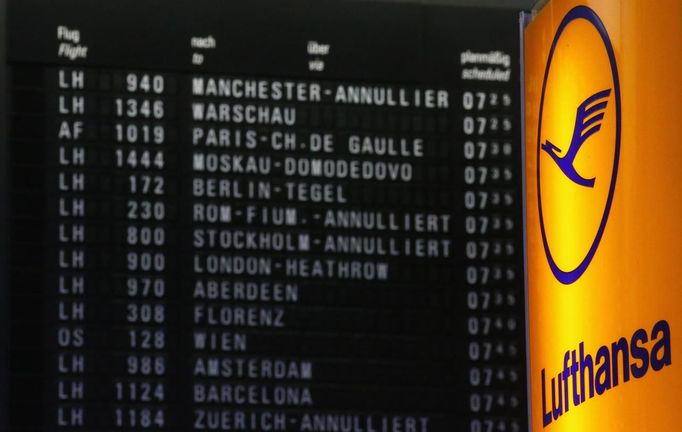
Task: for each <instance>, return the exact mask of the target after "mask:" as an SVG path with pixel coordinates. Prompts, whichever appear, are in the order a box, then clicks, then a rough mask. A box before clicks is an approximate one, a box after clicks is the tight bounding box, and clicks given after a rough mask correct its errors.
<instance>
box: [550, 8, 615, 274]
mask: <svg viewBox="0 0 682 432" xmlns="http://www.w3.org/2000/svg"><path fill="white" fill-rule="evenodd" d="M576 19H584V20H587V21H589V22H590V23H591V24H592V25H593V26H594V28H595V29H597V31H598V32H599V36H601V39H602V41H603V42H604V47H605V48H606V53H607V54H608V56H609V63H610V65H611V74H612V76H613V86H614V94H615V102H616V146H615V152H614V158H613V172H612V174H611V185H610V187H609V195H608V198H607V199H606V206H605V207H604V213H603V215H602V218H601V222H600V224H599V230H598V231H597V235H596V236H595V238H594V241H593V242H592V246H590V250H589V251H588V252H587V255H585V258H583V260H582V261H581V262H580V264H579V265H578V266H577V267H576V268H574V269H573V270H570V271H564V270H562V269H560V268H559V266H558V265H557V264H556V262H555V261H554V258H553V257H552V252H551V251H550V249H549V244H548V242H547V234H546V233H545V223H544V219H543V216H542V195H541V192H540V131H541V129H542V110H543V106H544V102H545V89H546V87H547V77H548V76H549V68H550V66H551V64H552V57H553V56H554V49H555V48H556V45H557V42H558V41H559V38H560V37H561V33H562V32H563V31H564V30H565V28H566V26H568V24H570V23H571V22H572V21H574V20H576ZM620 105H621V101H620V81H619V79H618V68H617V66H616V56H615V54H614V52H613V45H611V39H610V38H609V35H608V33H607V31H606V28H605V27H604V23H603V22H602V21H601V19H600V18H599V16H598V15H597V14H596V13H595V12H594V11H593V10H592V9H590V8H589V7H587V6H576V7H574V8H573V9H571V10H570V11H569V12H568V13H567V14H566V16H565V17H564V19H563V20H562V21H561V24H559V28H558V29H557V32H556V35H555V36H554V40H553V41H552V47H551V48H550V50H549V57H548V59H547V66H546V67H545V75H544V78H543V80H542V95H541V97H540V117H539V122H538V142H537V181H538V187H537V189H538V212H539V214H540V230H541V232H542V244H543V246H544V248H545V255H546V256H547V261H548V263H549V266H550V268H551V269H552V273H554V276H555V277H556V278H557V280H558V281H559V282H561V283H563V284H566V285H567V284H571V283H573V282H575V281H576V280H578V279H579V278H580V276H582V274H583V273H584V272H585V270H587V267H588V266H589V265H590V262H591V261H592V258H594V254H595V253H596V252H597V248H598V247H599V242H600V241H601V238H602V236H603V235H604V229H605V228H606V221H607V220H608V218H609V211H610V210H611V204H612V202H613V194H614V191H615V189H616V177H617V174H618V159H619V156H620V137H621V135H620V128H621V119H620V112H621V107H620Z"/></svg>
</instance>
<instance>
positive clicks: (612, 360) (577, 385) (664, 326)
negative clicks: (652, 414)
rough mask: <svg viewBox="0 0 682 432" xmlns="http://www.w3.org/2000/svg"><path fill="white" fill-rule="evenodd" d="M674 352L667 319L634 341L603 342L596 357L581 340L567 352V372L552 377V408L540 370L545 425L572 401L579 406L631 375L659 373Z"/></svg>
mask: <svg viewBox="0 0 682 432" xmlns="http://www.w3.org/2000/svg"><path fill="white" fill-rule="evenodd" d="M649 346H650V347H651V351H649ZM671 355H672V353H671V348H670V325H669V324H668V322H667V321H665V320H661V321H658V322H657V323H656V324H654V326H653V328H652V329H651V334H650V335H649V334H648V333H647V332H646V330H644V329H639V330H637V331H635V332H634V333H633V335H632V337H631V338H630V340H628V339H626V338H625V337H621V338H620V339H618V340H617V341H616V342H613V343H612V344H611V345H610V346H609V345H603V346H602V347H600V348H599V349H598V350H597V354H596V355H595V356H594V357H593V356H592V355H590V354H587V355H586V354H585V346H584V343H583V342H580V344H579V345H578V349H577V350H572V351H566V354H564V362H563V363H564V369H563V371H560V372H559V373H558V374H556V378H555V377H554V376H552V378H551V383H550V386H551V389H552V390H551V391H552V408H551V411H550V410H548V404H547V393H548V392H547V390H546V387H547V383H546V380H545V369H542V371H541V372H540V375H541V382H542V425H543V427H547V426H548V425H549V424H550V423H552V421H554V420H558V419H559V417H561V416H562V415H563V414H566V413H568V410H569V408H570V406H571V402H573V406H576V407H577V406H578V405H580V404H581V403H583V402H585V400H586V399H587V398H588V397H589V398H590V399H591V398H593V397H594V396H595V394H596V395H597V396H601V395H603V394H604V393H605V392H606V391H607V390H610V389H613V388H615V387H617V386H618V384H619V383H621V382H623V383H626V382H628V381H629V380H630V376H632V377H634V378H644V376H645V375H646V374H647V373H648V372H649V370H653V371H656V372H657V371H660V370H661V369H663V368H664V367H665V366H669V365H671V364H672V357H671ZM569 381H570V384H569ZM569 397H570V399H569Z"/></svg>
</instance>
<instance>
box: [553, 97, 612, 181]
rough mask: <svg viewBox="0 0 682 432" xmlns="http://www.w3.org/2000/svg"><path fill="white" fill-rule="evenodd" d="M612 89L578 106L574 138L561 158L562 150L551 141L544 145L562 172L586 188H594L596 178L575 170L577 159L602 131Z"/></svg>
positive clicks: (589, 98)
mask: <svg viewBox="0 0 682 432" xmlns="http://www.w3.org/2000/svg"><path fill="white" fill-rule="evenodd" d="M610 94H611V89H606V90H601V91H599V92H597V93H595V94H593V95H592V96H590V97H588V98H587V99H585V100H584V101H583V103H581V104H580V105H579V106H578V109H577V111H576V114H575V125H574V126H573V137H572V138H571V144H570V145H569V146H568V150H566V152H565V153H564V155H563V156H560V155H559V153H561V152H562V151H561V149H560V148H559V147H557V146H555V145H554V144H552V143H551V142H550V141H549V140H546V141H545V143H544V144H542V146H541V148H542V150H544V151H546V152H547V154H549V155H550V156H551V157H552V159H553V160H554V162H556V164H557V165H558V166H559V168H560V169H561V171H562V172H563V173H564V174H565V175H566V177H568V178H569V179H571V180H572V181H573V182H574V183H577V184H579V185H580V186H585V187H594V181H595V178H594V177H593V178H585V177H583V176H581V175H580V174H579V173H578V171H577V170H576V169H575V165H574V164H575V158H576V156H577V155H578V152H579V151H580V149H581V148H582V146H583V144H585V141H587V139H588V138H589V137H591V136H592V135H594V134H595V133H597V132H599V130H600V129H601V124H602V120H603V119H604V111H605V110H606V106H607V104H608V97H609V95H610Z"/></svg>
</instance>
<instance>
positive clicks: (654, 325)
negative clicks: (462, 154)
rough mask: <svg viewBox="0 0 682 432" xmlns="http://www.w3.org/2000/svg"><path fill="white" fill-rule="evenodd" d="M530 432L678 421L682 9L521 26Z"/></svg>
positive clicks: (568, 9) (570, 7) (612, 1)
mask: <svg viewBox="0 0 682 432" xmlns="http://www.w3.org/2000/svg"><path fill="white" fill-rule="evenodd" d="M524 36H525V42H524V45H525V54H524V55H525V58H524V64H525V88H526V105H525V116H526V129H525V146H526V175H527V182H526V217H527V254H528V320H529V354H530V356H529V374H530V394H531V396H530V397H531V424H532V429H533V431H542V430H545V429H546V430H548V431H572V432H573V431H580V432H583V431H675V430H681V429H680V428H682V426H681V425H682V369H680V366H678V361H679V360H678V359H679V349H680V345H682V340H680V337H681V336H680V335H681V334H682V333H681V332H682V330H681V329H680V326H682V169H681V168H680V166H682V165H681V164H682V108H681V106H682V85H681V82H682V2H680V1H679V0H667V1H657V2H644V1H626V0H623V1H616V0H601V1H597V0H594V1H581V2H578V1H573V0H553V1H551V2H549V3H548V4H547V5H545V7H544V8H543V9H542V10H541V11H540V12H539V13H538V14H537V15H536V16H534V17H533V19H532V21H531V22H530V23H529V25H528V26H527V28H526V31H525V35H524Z"/></svg>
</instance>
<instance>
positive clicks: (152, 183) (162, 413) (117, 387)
mask: <svg viewBox="0 0 682 432" xmlns="http://www.w3.org/2000/svg"><path fill="white" fill-rule="evenodd" d="M172 82H173V81H172V80H170V79H169V78H168V77H166V76H164V75H160V74H150V73H144V72H116V73H114V74H113V75H112V90H113V92H114V96H113V97H111V98H108V99H107V100H108V107H109V109H110V110H111V111H110V115H111V116H112V117H113V118H114V119H115V120H114V121H113V123H112V125H111V129H110V133H111V139H112V140H113V165H114V176H113V178H114V187H115V188H116V192H117V199H116V201H115V210H114V218H115V221H114V225H113V226H114V230H113V233H114V236H115V240H114V243H115V244H116V248H115V249H114V257H113V262H114V263H115V264H114V265H115V266H116V268H115V269H114V272H115V274H116V275H117V277H116V278H115V282H116V287H117V289H116V290H115V301H114V305H115V310H114V320H115V325H116V326H118V325H119V324H121V323H123V326H122V328H121V327H115V328H118V329H119V330H120V331H117V332H116V334H115V339H114V340H115V343H116V344H117V347H116V348H117V349H120V351H117V353H118V354H117V355H116V359H115V363H114V364H115V368H116V371H119V373H120V375H118V376H115V377H114V379H113V382H112V384H113V395H114V404H113V405H112V406H111V408H110V409H111V410H112V412H111V415H112V416H113V426H114V427H115V428H116V429H124V430H137V431H141V430H167V428H168V427H169V415H170V413H169V409H168V403H169V398H170V393H171V392H170V390H169V368H170V362H171V360H170V359H169V345H170V341H171V340H172V337H170V336H169V316H170V310H171V308H170V304H169V300H170V298H171V295H170V289H169V285H170V281H171V280H172V279H173V278H172V276H169V272H171V271H172V270H171V269H172V268H173V267H172V264H171V260H172V256H171V255H170V254H169V253H168V250H167V247H168V246H169V245H172V238H173V237H174V234H173V231H172V230H171V229H170V228H169V224H170V223H171V221H172V219H173V215H172V211H171V204H170V202H169V190H170V189H172V187H171V186H170V185H169V181H170V178H169V175H168V169H169V159H171V157H170V155H171V154H172V153H173V151H172V150H171V149H170V148H169V143H170V142H171V141H172V139H171V138H170V137H171V136H172V135H173V133H172V131H171V128H170V127H169V126H168V124H167V123H166V122H167V121H169V120H172V119H173V117H174V108H173V104H172V103H171V102H169V99H168V97H167V96H168V95H169V94H171V93H173V91H174V88H173V86H172V85H169V84H171V83H172Z"/></svg>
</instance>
